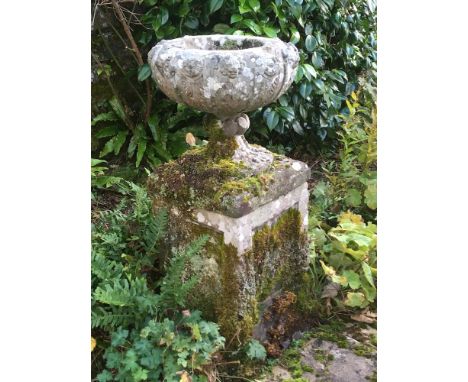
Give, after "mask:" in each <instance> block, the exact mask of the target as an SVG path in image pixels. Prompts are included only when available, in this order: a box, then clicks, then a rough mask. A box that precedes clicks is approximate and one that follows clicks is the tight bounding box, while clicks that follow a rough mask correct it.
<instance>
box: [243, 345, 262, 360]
mask: <svg viewBox="0 0 468 382" xmlns="http://www.w3.org/2000/svg"><path fill="white" fill-rule="evenodd" d="M246 354H247V357H249V358H250V359H258V360H262V361H263V360H264V359H265V358H266V350H265V348H264V347H263V345H262V344H261V343H260V342H258V341H257V340H251V341H250V342H249V344H248V345H247V352H246Z"/></svg>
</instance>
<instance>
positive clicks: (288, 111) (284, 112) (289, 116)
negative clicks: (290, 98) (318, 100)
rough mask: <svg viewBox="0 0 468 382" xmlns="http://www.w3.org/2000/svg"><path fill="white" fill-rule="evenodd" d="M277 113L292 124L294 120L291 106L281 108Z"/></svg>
mask: <svg viewBox="0 0 468 382" xmlns="http://www.w3.org/2000/svg"><path fill="white" fill-rule="evenodd" d="M277 111H278V113H279V114H280V115H281V116H282V117H283V118H284V119H286V120H287V121H289V122H292V121H293V120H294V117H295V115H294V109H293V108H292V107H291V106H281V107H279V108H278V109H277Z"/></svg>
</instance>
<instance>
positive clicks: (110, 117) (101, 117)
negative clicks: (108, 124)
mask: <svg viewBox="0 0 468 382" xmlns="http://www.w3.org/2000/svg"><path fill="white" fill-rule="evenodd" d="M117 119H118V118H117V116H116V115H115V113H114V112H113V111H109V112H108V113H101V114H98V115H96V117H94V118H93V119H92V121H91V126H94V125H95V124H96V123H98V122H102V121H117Z"/></svg>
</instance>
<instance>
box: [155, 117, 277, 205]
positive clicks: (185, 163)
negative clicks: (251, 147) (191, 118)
mask: <svg viewBox="0 0 468 382" xmlns="http://www.w3.org/2000/svg"><path fill="white" fill-rule="evenodd" d="M206 128H207V129H208V131H209V134H210V138H209V143H208V145H207V146H204V147H199V148H194V149H191V150H189V151H187V152H186V153H185V154H184V155H182V156H181V157H180V158H179V159H177V160H175V161H171V162H169V163H166V164H165V165H163V166H160V167H158V168H157V169H156V170H155V172H154V173H153V174H151V175H150V176H149V177H148V190H149V192H150V193H151V194H153V195H157V196H158V197H159V198H160V199H164V200H166V202H172V203H174V204H177V205H178V206H179V207H180V208H183V209H190V208H205V209H211V210H223V209H224V208H226V207H229V206H230V204H231V203H233V201H234V200H235V198H236V197H237V196H239V195H240V196H241V198H242V199H241V200H242V201H243V202H244V203H247V202H249V201H250V200H251V199H252V198H255V197H259V196H261V195H263V194H264V193H265V192H266V191H267V190H268V189H269V187H270V185H271V184H272V183H274V181H275V179H274V171H275V170H276V169H277V168H280V167H281V166H283V167H284V163H282V161H281V158H280V157H278V158H276V157H275V159H276V160H275V161H274V162H273V163H272V165H271V166H270V168H268V169H266V170H265V171H263V172H262V173H260V174H255V175H252V173H249V170H248V169H247V168H246V166H245V165H244V164H243V163H242V162H235V161H233V160H232V157H233V155H234V153H235V151H236V149H237V147H238V145H237V142H236V140H235V138H233V137H226V136H224V133H223V131H222V129H221V128H220V126H219V121H216V120H211V121H210V122H208V124H207V126H206Z"/></svg>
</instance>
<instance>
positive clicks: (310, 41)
mask: <svg viewBox="0 0 468 382" xmlns="http://www.w3.org/2000/svg"><path fill="white" fill-rule="evenodd" d="M316 46H317V39H316V38H315V37H314V36H311V35H309V36H307V37H306V40H305V47H306V49H307V50H308V51H309V52H313V51H314V50H315V48H316Z"/></svg>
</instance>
